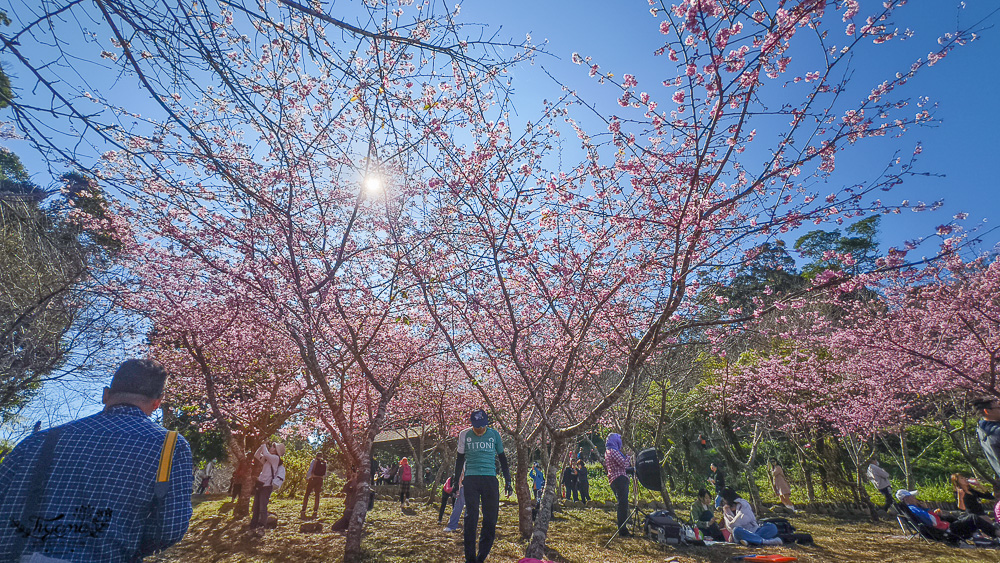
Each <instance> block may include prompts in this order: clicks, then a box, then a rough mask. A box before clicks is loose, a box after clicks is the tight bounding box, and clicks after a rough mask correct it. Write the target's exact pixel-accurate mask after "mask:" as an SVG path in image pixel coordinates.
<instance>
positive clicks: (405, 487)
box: [399, 481, 410, 504]
mask: <svg viewBox="0 0 1000 563" xmlns="http://www.w3.org/2000/svg"><path fill="white" fill-rule="evenodd" d="M409 498H410V482H409V481H403V482H402V483H401V484H400V485H399V504H403V503H404V502H406V500H407V499H409Z"/></svg>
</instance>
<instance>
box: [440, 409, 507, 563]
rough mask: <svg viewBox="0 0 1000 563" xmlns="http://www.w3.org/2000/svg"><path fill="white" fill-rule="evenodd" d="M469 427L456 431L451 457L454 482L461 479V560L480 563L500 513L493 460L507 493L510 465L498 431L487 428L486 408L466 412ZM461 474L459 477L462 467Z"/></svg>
mask: <svg viewBox="0 0 1000 563" xmlns="http://www.w3.org/2000/svg"><path fill="white" fill-rule="evenodd" d="M469 423H471V424H472V428H466V429H465V430H462V431H461V432H460V433H459V434H458V459H456V460H455V479H454V482H456V483H461V485H462V488H463V489H464V491H463V492H464V495H465V510H466V512H465V534H464V543H465V562H466V563H483V562H484V561H486V558H487V557H488V556H489V554H490V550H491V549H492V548H493V540H495V539H496V533H497V518H498V517H499V515H500V484H499V482H498V481H497V470H496V462H497V460H498V459H499V460H500V469H501V471H503V479H504V492H506V494H507V496H510V495H511V494H512V493H513V492H514V489H513V487H512V486H511V482H510V469H509V468H508V467H507V456H506V454H504V451H503V441H502V440H501V439H500V433H499V432H497V431H496V430H494V429H492V428H489V427H488V426H489V417H488V416H486V411H484V410H482V409H476V410H474V411H472V414H470V415H469ZM463 467H464V468H465V476H464V477H463V478H462V479H461V480H460V479H459V477H460V476H461V474H462V468H463ZM480 504H481V505H482V507H483V529H482V532H481V533H480V536H479V552H478V555H477V554H476V528H477V527H478V525H479V506H480Z"/></svg>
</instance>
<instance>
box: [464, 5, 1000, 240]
mask: <svg viewBox="0 0 1000 563" xmlns="http://www.w3.org/2000/svg"><path fill="white" fill-rule="evenodd" d="M861 4H862V13H864V8H865V6H868V5H872V4H876V5H879V4H881V2H872V1H871V0H869V1H867V2H866V1H864V0H863V1H862V2H861ZM959 4H960V3H959V2H958V1H952V0H917V1H911V2H909V3H908V4H907V5H906V6H904V7H903V8H901V9H900V10H899V11H898V12H897V17H896V18H895V20H894V21H895V23H896V25H897V26H898V27H899V28H901V29H904V28H910V29H912V30H913V31H914V32H915V33H914V35H913V37H912V38H910V39H908V40H906V41H901V42H896V43H895V44H893V45H891V46H889V47H888V48H885V46H883V48H880V49H879V51H880V53H881V54H880V55H879V58H878V59H877V60H873V61H856V62H855V63H854V66H855V68H856V73H855V76H854V80H855V81H856V84H857V85H858V86H859V87H861V86H863V87H864V88H865V90H864V91H865V92H867V89H870V88H871V87H872V86H874V85H876V84H878V83H881V82H882V80H884V79H886V78H890V77H891V76H892V74H893V73H894V72H895V71H896V70H897V69H901V68H905V67H906V66H908V65H909V63H910V62H912V61H914V60H915V59H916V58H918V57H924V58H926V56H927V53H928V52H929V51H931V50H933V49H934V47H936V46H937V39H938V37H940V36H941V35H943V34H944V33H946V32H949V31H953V30H955V29H957V28H960V27H969V26H971V25H972V24H975V23H976V22H979V21H980V20H982V19H983V18H987V17H988V22H987V23H986V25H987V26H990V25H992V26H996V25H997V24H1000V17H998V16H1000V14H998V13H997V10H998V7H1000V4H998V3H997V2H996V0H967V1H966V2H965V3H964V4H965V7H964V8H960V7H959ZM667 5H668V6H669V5H670V3H667ZM649 7H650V6H649V5H647V3H646V2H643V1H641V0H640V1H617V0H616V1H610V0H606V1H601V0H583V1H578V2H562V1H560V2H553V1H548V2H546V1H532V0H508V1H505V2H470V3H466V4H465V5H463V7H462V16H463V19H465V20H466V21H474V22H484V23H489V24H490V25H491V26H500V27H501V36H502V37H511V38H514V39H520V38H523V37H524V36H525V34H530V35H531V37H532V41H533V42H534V43H536V44H541V42H542V41H543V40H548V42H547V44H546V45H545V46H544V48H545V50H546V51H548V53H549V55H542V56H540V57H538V59H537V62H536V64H535V65H534V67H527V68H522V69H521V70H520V71H518V74H516V75H515V88H516V91H517V94H516V97H515V103H516V104H517V105H518V106H519V107H522V108H525V109H526V110H530V109H533V108H532V107H531V106H532V105H533V104H537V100H540V99H541V98H542V97H548V98H550V99H552V98H553V97H555V95H557V89H556V88H554V87H553V84H552V83H551V80H550V79H549V78H547V77H546V76H545V75H544V74H543V73H542V72H540V70H541V69H542V68H544V69H545V70H547V71H548V72H550V73H551V74H552V75H554V76H555V77H556V78H558V79H559V80H560V81H563V82H565V83H567V84H569V85H571V86H572V87H574V88H577V89H579V90H580V91H581V92H583V93H584V95H588V96H592V97H594V98H598V99H600V98H604V99H607V100H613V98H614V97H615V96H617V95H618V94H619V92H618V91H616V90H615V89H614V87H603V89H602V88H601V87H599V86H598V85H597V84H596V82H595V80H594V79H591V78H588V77H587V69H586V68H585V67H584V66H576V65H573V64H572V63H571V62H570V58H571V55H572V53H573V52H579V53H581V54H582V55H589V56H593V57H594V60H595V62H597V63H598V64H600V65H601V69H602V70H603V71H608V72H613V73H614V74H615V75H616V76H621V75H622V73H625V72H629V73H632V74H635V75H636V77H637V78H638V79H639V82H640V85H643V84H644V83H646V84H649V83H653V84H658V83H659V82H660V81H662V80H663V79H664V78H666V76H664V75H663V73H662V72H658V71H657V68H656V63H657V60H658V59H657V58H654V57H652V56H651V52H652V51H653V50H654V49H656V48H658V47H660V46H662V42H661V40H660V36H659V35H658V33H657V25H658V21H659V20H655V19H654V18H653V17H652V16H651V15H650V13H649ZM998 53H1000V28H997V27H990V28H987V29H984V30H983V32H982V33H981V34H980V36H979V39H978V40H977V41H974V42H972V43H969V44H968V45H965V46H964V47H961V48H959V49H956V50H955V51H953V52H952V54H951V55H949V56H948V57H947V58H945V60H944V61H942V62H941V63H939V64H937V65H936V66H934V67H933V68H930V69H928V71H927V72H925V73H922V74H920V75H918V76H917V77H916V78H915V79H914V80H912V81H911V82H910V84H909V85H908V88H909V90H908V92H909V93H910V95H911V96H912V97H913V98H914V99H915V98H916V97H917V96H928V97H929V98H930V99H931V101H932V102H937V103H938V104H939V106H938V108H937V110H936V112H935V115H936V117H937V118H938V119H939V120H940V123H936V124H934V125H933V126H929V127H922V128H916V129H913V130H911V131H910V132H908V133H907V135H906V136H905V137H904V138H903V139H901V140H900V139H892V140H887V141H886V142H881V143H879V142H876V143H872V144H871V145H866V146H865V148H864V149H862V150H860V151H858V150H855V151H850V150H849V151H845V152H844V153H841V154H840V155H838V157H837V158H838V176H837V177H838V178H840V179H841V180H842V181H844V182H853V181H857V180H858V179H864V178H869V177H871V175H872V174H873V173H875V172H876V171H877V170H878V169H880V168H881V165H882V163H884V162H885V161H886V160H887V159H888V158H889V157H890V156H891V154H892V152H893V151H894V150H896V149H902V150H904V151H907V152H905V153H904V154H907V155H908V154H909V152H908V151H909V150H911V149H912V148H913V146H914V145H915V144H916V143H917V142H918V141H919V142H921V143H922V144H923V149H924V152H923V154H922V155H921V158H920V161H919V166H918V168H919V169H920V170H922V171H924V172H927V173H930V174H934V175H935V176H928V177H917V178H911V179H909V180H908V181H907V182H906V183H904V184H903V185H902V186H900V187H899V188H897V189H896V190H894V191H893V192H892V195H891V196H887V197H886V198H885V200H886V201H887V202H889V201H894V202H898V201H902V200H904V199H909V200H911V201H925V202H928V203H930V202H932V201H936V200H939V199H943V200H944V206H943V207H942V208H941V209H940V210H938V211H936V212H925V213H904V214H902V215H899V216H888V217H885V218H884V219H883V222H882V230H883V236H882V240H883V244H884V245H892V246H895V245H898V244H900V243H901V242H902V241H904V240H907V239H916V238H919V237H922V236H926V235H929V234H930V233H932V232H933V230H934V227H936V226H937V225H940V224H942V223H947V222H948V221H950V220H951V219H952V216H953V215H955V214H956V213H959V212H967V213H969V214H970V215H969V218H968V219H967V220H966V221H965V224H966V225H967V226H968V227H970V228H971V227H973V226H976V225H981V226H984V227H985V228H983V229H980V231H981V232H983V231H985V230H987V229H989V228H992V227H994V226H998V227H1000V180H998V177H997V174H996V172H995V169H994V163H995V162H997V160H998V156H997V152H998V151H1000V142H998V140H997V135H998V132H1000V112H998V110H997V108H996V100H997V99H998V89H1000V58H998ZM792 56H793V58H794V57H795V55H794V54H793V55H792ZM649 89H650V90H651V91H652V90H654V89H655V86H649ZM606 107H609V109H608V111H609V112H613V111H614V109H615V108H614V106H613V105H610V106H606ZM528 115H530V113H528ZM790 238H791V237H790ZM983 241H984V246H985V248H989V247H992V246H993V245H995V244H997V243H998V242H1000V231H994V232H990V233H984V234H983ZM789 242H791V240H789Z"/></svg>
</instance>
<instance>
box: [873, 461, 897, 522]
mask: <svg viewBox="0 0 1000 563" xmlns="http://www.w3.org/2000/svg"><path fill="white" fill-rule="evenodd" d="M867 473H868V480H869V481H871V483H872V485H873V486H874V487H875V490H877V491H878V492H880V493H882V496H884V497H885V504H884V505H882V510H889V507H890V506H892V503H893V500H892V493H891V492H890V491H889V490H890V489H891V488H892V483H890V482H889V473H888V472H887V471H886V470H885V469H882V468H881V467H879V465H878V458H877V457H873V458H871V459H870V460H868V472H867Z"/></svg>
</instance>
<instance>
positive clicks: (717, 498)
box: [715, 495, 722, 510]
mask: <svg viewBox="0 0 1000 563" xmlns="http://www.w3.org/2000/svg"><path fill="white" fill-rule="evenodd" d="M721 506H722V495H715V509H716V510H718V509H719V507H721Z"/></svg>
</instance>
